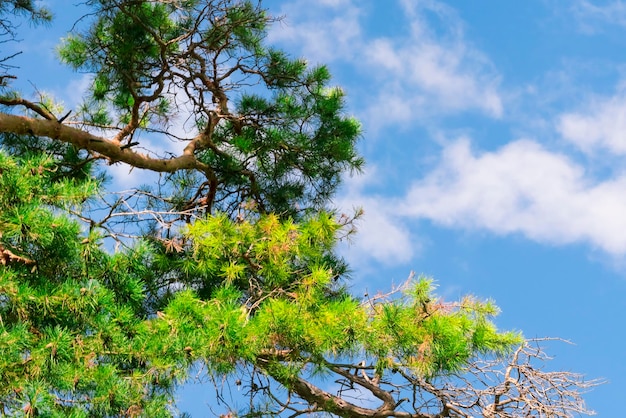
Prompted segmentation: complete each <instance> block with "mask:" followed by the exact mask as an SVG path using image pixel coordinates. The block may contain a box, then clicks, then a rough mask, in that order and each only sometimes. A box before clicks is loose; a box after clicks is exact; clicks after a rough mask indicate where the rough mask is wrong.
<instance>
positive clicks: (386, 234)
mask: <svg viewBox="0 0 626 418" xmlns="http://www.w3.org/2000/svg"><path fill="white" fill-rule="evenodd" d="M376 178H380V176H378V175H377V174H376V168H375V167H370V168H368V171H367V172H366V173H365V174H363V175H362V176H359V177H353V178H348V179H346V181H345V183H344V192H343V193H341V197H340V198H338V199H335V205H336V206H337V207H339V208H340V209H342V210H343V211H344V213H347V214H351V213H352V210H353V209H354V208H362V209H363V210H364V215H363V217H362V218H361V219H360V220H359V221H357V231H358V233H357V236H356V239H354V240H352V241H351V242H350V244H349V250H348V251H346V252H345V254H344V256H345V257H346V258H347V259H348V260H349V261H350V264H352V265H359V266H363V265H367V264H368V263H369V262H370V261H371V260H375V261H377V262H378V263H382V264H386V265H397V264H398V263H406V262H408V261H409V260H410V259H411V258H412V257H413V256H414V255H415V253H416V251H417V250H418V247H419V243H417V242H415V241H414V240H413V239H412V237H411V236H410V233H409V231H408V228H406V226H405V225H404V224H403V222H402V220H401V219H400V217H398V216H397V214H396V213H394V209H393V207H392V206H391V205H389V204H388V202H389V201H390V199H389V198H383V197H380V196H372V195H369V196H368V195H367V194H366V193H365V192H364V191H363V188H364V187H365V186H366V185H368V184H372V182H373V181H375V179H376Z"/></svg>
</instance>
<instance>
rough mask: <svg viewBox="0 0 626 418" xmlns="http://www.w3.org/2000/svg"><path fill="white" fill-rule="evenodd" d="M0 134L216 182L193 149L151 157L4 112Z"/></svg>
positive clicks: (52, 122)
mask: <svg viewBox="0 0 626 418" xmlns="http://www.w3.org/2000/svg"><path fill="white" fill-rule="evenodd" d="M0 132H5V133H14V134H18V135H34V136H40V137H46V138H50V139H55V140H59V141H62V142H66V143H69V144H72V145H74V146H75V147H77V148H80V149H85V150H89V151H92V152H94V153H97V154H100V155H102V156H104V157H106V158H108V159H109V161H110V163H117V162H123V163H126V164H129V165H131V166H133V167H137V168H143V169H146V170H152V171H156V172H169V173H171V172H175V171H177V170H184V169H195V170H199V171H201V172H203V173H205V174H206V175H207V177H208V178H209V179H212V178H214V173H213V171H212V170H211V168H210V167H208V166H207V165H206V164H203V163H201V162H200V161H198V160H197V159H196V157H195V156H194V154H193V147H189V146H188V147H187V148H186V149H185V151H184V152H183V154H182V155H179V156H176V157H172V158H158V157H150V156H148V155H146V154H142V153H138V152H136V151H134V150H132V149H131V148H129V147H124V146H123V145H120V144H119V143H118V142H116V141H114V140H111V139H107V138H104V137H100V136H97V135H93V134H91V133H89V132H87V131H83V130H80V129H77V128H74V127H71V126H67V125H63V124H62V123H59V122H58V121H56V120H47V119H36V118H31V117H25V116H16V115H11V114H7V113H1V112H0ZM192 141H193V140H192Z"/></svg>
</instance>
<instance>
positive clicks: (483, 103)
mask: <svg viewBox="0 0 626 418" xmlns="http://www.w3.org/2000/svg"><path fill="white" fill-rule="evenodd" d="M305 3H306V4H305ZM399 4H400V7H402V8H403V11H402V13H401V14H402V15H404V16H405V17H406V20H405V21H403V22H398V25H397V28H398V32H399V34H398V33H396V34H395V35H394V36H393V37H389V36H384V35H380V36H370V37H368V36H367V35H366V34H365V33H364V31H363V30H362V21H363V19H365V18H366V17H368V16H367V13H368V11H369V9H370V8H371V7H365V6H361V5H360V3H357V2H354V1H350V0H341V1H339V0H337V1H326V2H316V3H312V2H304V1H299V2H294V3H291V4H289V5H287V6H285V7H284V8H283V9H282V11H281V12H283V13H285V14H286V15H287V16H288V18H287V20H286V21H285V22H283V23H280V24H278V25H276V26H275V27H274V29H273V30H272V31H271V33H270V37H269V40H270V42H275V43H280V44H283V45H287V46H289V47H290V48H293V49H295V50H297V51H299V52H301V53H302V54H304V55H305V56H307V57H312V58H311V59H312V61H316V62H327V63H328V62H331V63H332V62H333V61H341V63H342V64H345V65H349V66H351V67H353V69H354V71H353V72H354V73H357V74H361V75H362V76H363V80H359V83H361V85H367V86H369V87H368V89H367V96H368V97H367V100H363V101H362V102H361V108H360V109H358V110H359V111H360V113H361V116H362V118H363V119H364V120H366V121H367V123H368V126H367V128H368V130H369V131H370V132H373V131H377V130H378V129H379V128H382V127H385V126H389V125H394V124H398V123H402V124H408V123H411V122H415V121H419V120H423V119H424V118H426V117H431V116H434V115H446V114H455V113H459V112H462V111H467V110H474V111H478V112H480V113H483V114H485V115H487V116H489V117H494V118H499V117H500V116H501V115H502V114H503V111H504V110H503V108H504V106H503V100H502V97H501V94H500V91H499V84H500V76H499V75H498V73H497V71H496V70H495V69H494V67H493V65H492V64H491V63H490V61H489V60H488V58H487V57H486V56H485V55H484V54H482V53H481V52H480V51H479V50H478V49H476V48H475V47H473V46H472V45H471V44H470V43H469V42H468V41H467V40H466V39H465V36H464V33H463V23H462V21H461V19H460V18H459V17H458V16H457V15H456V14H455V13H453V11H452V10H451V9H450V8H448V7H447V6H444V5H443V4H441V3H439V2H436V1H427V2H409V1H404V2H399ZM359 6H361V7H359ZM390 6H392V7H398V4H394V5H390ZM426 13H428V14H429V19H427V18H426V17H425V14H426ZM433 16H434V18H435V19H438V20H439V21H440V23H442V24H441V25H439V26H440V27H441V28H444V29H443V33H442V32H441V30H439V31H435V30H434V29H432V28H431V26H430V24H429V22H430V18H432V17H433ZM402 28H405V29H402Z"/></svg>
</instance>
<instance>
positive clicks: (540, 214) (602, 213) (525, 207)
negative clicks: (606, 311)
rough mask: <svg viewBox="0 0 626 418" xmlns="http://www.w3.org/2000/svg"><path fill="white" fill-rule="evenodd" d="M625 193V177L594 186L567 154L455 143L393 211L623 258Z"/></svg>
mask: <svg viewBox="0 0 626 418" xmlns="http://www.w3.org/2000/svg"><path fill="white" fill-rule="evenodd" d="M624 190H626V177H618V178H615V179H611V180H605V181H602V182H593V181H591V180H590V179H588V178H586V176H585V171H584V170H583V168H582V167H580V166H578V165H577V164H575V163H574V162H572V161H571V160H570V159H569V158H568V157H566V156H564V155H561V154H556V153H552V152H550V151H548V150H546V149H545V148H543V147H542V146H541V145H539V144H537V143H536V142H533V141H530V140H518V141H514V142H511V143H509V144H508V145H506V146H504V147H502V148H501V149H499V150H497V151H495V152H488V153H483V154H480V155H475V154H474V153H473V152H472V151H471V149H470V145H469V141H468V140H467V139H461V140H459V141H457V142H455V143H453V144H451V145H449V146H448V147H447V148H446V149H445V151H444V154H443V158H442V161H441V164H440V165H439V167H437V168H436V169H435V170H433V171H432V172H431V173H430V174H429V175H427V176H426V177H425V178H424V179H423V180H419V181H416V182H415V183H414V184H413V185H412V187H411V188H410V190H409V192H408V193H407V195H406V196H405V197H404V198H402V199H400V200H399V201H398V202H397V206H398V207H399V211H400V213H401V214H402V215H403V216H406V217H407V218H419V219H428V220H431V221H433V222H435V223H437V224H440V225H444V226H447V227H454V228H468V229H484V230H488V231H491V232H494V233H496V234H502V235H504V234H512V233H519V234H522V235H524V236H526V237H528V238H530V239H532V240H536V241H539V242H545V243H553V244H567V243H575V242H587V243H590V244H591V245H593V246H594V247H597V248H600V249H602V250H603V251H606V252H608V253H610V254H614V255H622V254H626V217H625V216H624V213H626V194H625V193H624V192H623V191H624Z"/></svg>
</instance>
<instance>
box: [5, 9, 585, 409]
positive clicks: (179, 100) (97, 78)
mask: <svg viewBox="0 0 626 418" xmlns="http://www.w3.org/2000/svg"><path fill="white" fill-rule="evenodd" d="M87 4H88V6H89V7H90V8H91V13H89V14H88V15H86V16H85V17H84V18H83V19H82V20H81V22H79V23H80V24H79V25H77V26H76V28H80V29H75V30H74V31H73V32H72V33H69V34H68V35H67V37H66V38H64V39H63V40H62V41H61V43H60V45H59V48H58V55H59V58H60V59H61V61H63V62H64V63H66V64H68V65H69V66H71V67H72V68H74V69H76V70H77V71H81V72H86V73H88V74H91V75H92V78H91V86H90V89H89V91H88V93H87V94H86V96H85V97H84V101H83V103H82V104H81V105H80V106H79V107H78V108H76V109H63V108H62V107H61V106H60V105H58V104H56V103H55V101H54V98H50V97H39V98H38V99H35V100H32V99H29V98H27V97H25V93H24V92H22V91H19V90H17V89H15V88H13V87H12V85H11V81H12V80H13V79H14V78H15V77H19V69H17V68H13V67H11V66H9V65H8V63H9V62H10V56H6V59H5V61H2V64H4V67H3V71H4V73H3V75H2V76H0V77H1V78H2V91H1V92H0V105H2V109H1V111H0V132H1V133H2V136H1V138H0V264H1V266H0V414H2V415H7V416H71V417H91V416H94V417H99V416H102V417H106V416H128V417H137V416H146V417H160V416H179V415H181V413H182V412H181V411H178V409H177V407H176V404H175V392H176V390H177V389H179V388H180V387H181V386H182V385H184V384H185V383H186V382H189V381H191V380H193V378H194V377H193V376H194V371H195V370H197V369H198V368H199V367H202V368H203V372H202V373H201V374H202V375H203V376H205V377H206V378H207V379H209V380H213V381H214V382H219V381H225V382H227V383H226V386H229V387H239V388H242V389H244V390H243V391H242V394H241V395H240V398H242V399H244V400H245V402H244V404H245V405H246V406H245V408H241V407H239V409H235V407H234V406H233V405H231V404H229V403H228V399H227V397H226V396H225V394H224V385H221V384H218V383H216V384H215V385H216V389H217V390H216V395H214V396H213V398H214V400H215V402H216V403H217V405H215V410H216V411H220V412H219V413H223V414H230V415H232V416H235V415H237V416H239V415H241V416H270V415H285V416H298V415H301V414H305V413H310V414H315V413H330V414H334V415H337V416H342V417H387V416H396V417H407V418H408V417H433V418H434V417H470V416H476V415H483V416H489V417H518V416H519V417H525V416H535V415H538V416H564V417H565V416H573V415H574V414H576V413H585V412H589V411H587V410H586V408H585V405H584V403H583V401H582V398H581V393H582V392H581V391H582V390H584V389H585V388H588V387H590V386H593V385H594V384H595V383H596V382H594V381H585V380H584V379H583V378H582V376H579V375H577V374H574V373H570V372H547V371H544V370H543V369H542V368H541V367H540V366H541V362H542V361H543V360H544V357H543V352H542V350H541V347H540V346H539V345H538V344H539V342H534V343H533V342H530V341H525V340H524V339H523V337H522V336H521V334H520V333H518V332H502V331H499V330H498V329H497V328H496V326H495V324H494V322H493V318H494V317H495V316H496V315H497V312H498V309H497V307H496V306H495V305H494V304H493V302H491V301H482V300H479V299H477V298H475V297H472V296H467V297H465V298H463V299H462V300H460V301H457V302H444V301H443V300H441V299H439V298H438V297H437V296H436V295H435V293H434V290H435V285H434V282H433V281H432V280H431V279H428V278H424V277H418V278H414V277H413V278H411V279H410V280H408V281H407V282H406V283H405V284H404V285H402V286H400V287H398V288H393V289H389V293H387V294H377V295H372V296H366V297H365V298H359V297H356V296H355V295H353V294H352V293H351V292H350V290H349V288H348V287H347V280H348V272H349V267H348V266H347V265H346V263H345V261H344V260H342V259H341V257H339V256H338V255H337V252H336V250H335V247H336V245H337V242H338V241H339V240H341V239H343V238H344V237H345V236H346V235H347V234H350V233H351V232H352V227H353V222H354V218H353V217H352V216H349V215H343V214H339V213H337V212H336V211H334V210H333V208H332V207H331V206H330V198H331V197H332V195H333V193H334V192H335V191H336V190H337V187H338V185H339V183H340V180H341V177H342V175H345V174H346V173H348V172H352V171H358V170H359V169H360V168H361V166H362V164H363V161H362V158H361V157H360V156H359V154H358V152H357V148H356V145H357V141H358V140H359V138H360V136H361V133H360V125H359V123H358V121H356V120H355V119H354V118H353V117H351V116H349V115H348V114H347V112H346V110H345V106H344V101H343V98H344V96H343V92H342V90H341V89H340V88H338V87H333V86H332V85H331V84H330V82H331V77H330V74H329V71H328V69H327V68H326V67H324V66H316V67H311V66H310V65H308V63H307V62H306V61H305V60H304V59H293V58H291V57H289V56H288V55H287V54H286V53H285V52H283V51H280V50H278V49H276V48H273V47H272V46H271V45H268V44H267V43H266V41H265V37H266V32H267V28H268V25H270V24H272V22H274V21H275V18H273V17H272V16H269V15H268V13H267V12H266V10H264V9H263V7H262V5H261V4H260V3H254V2H251V1H235V0H217V1H212V0H90V1H88V2H87ZM50 18H51V14H50V12H49V11H47V10H45V9H42V8H38V7H37V4H35V3H34V2H32V1H9V2H3V3H0V26H1V27H2V28H3V29H4V33H3V34H0V36H5V41H6V42H9V41H11V40H17V39H18V37H17V36H16V35H15V34H16V30H17V29H18V28H19V21H18V19H27V20H28V19H31V20H35V21H46V20H49V19H50ZM163 143H167V144H171V146H170V147H169V148H168V150H167V151H160V150H163V149H164V147H161V146H157V145H155V144H163ZM113 164H126V165H128V166H130V167H133V168H136V169H144V170H150V171H153V172H156V173H160V174H161V176H160V180H159V181H158V182H157V184H154V185H148V186H145V187H142V188H137V189H134V190H131V191H117V190H109V189H108V187H107V182H106V177H107V170H108V168H109V166H110V165H113ZM357 215H358V214H357ZM113 247H115V249H114V248H113Z"/></svg>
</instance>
